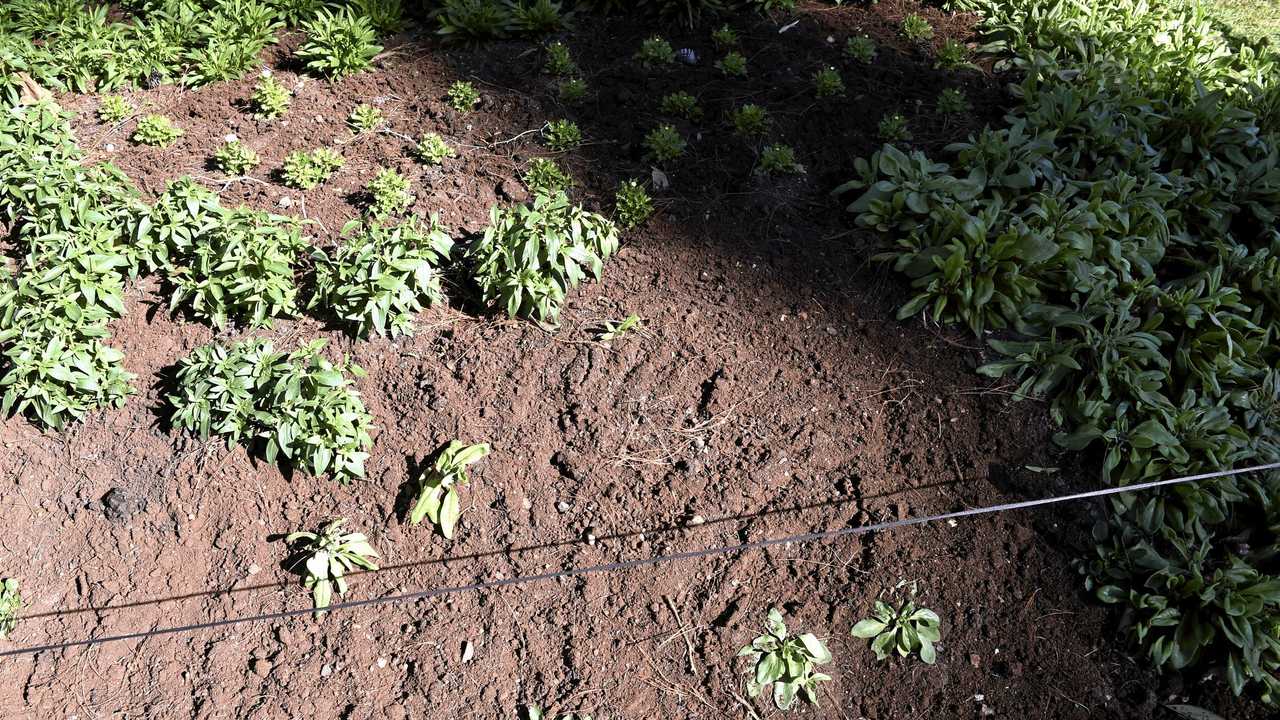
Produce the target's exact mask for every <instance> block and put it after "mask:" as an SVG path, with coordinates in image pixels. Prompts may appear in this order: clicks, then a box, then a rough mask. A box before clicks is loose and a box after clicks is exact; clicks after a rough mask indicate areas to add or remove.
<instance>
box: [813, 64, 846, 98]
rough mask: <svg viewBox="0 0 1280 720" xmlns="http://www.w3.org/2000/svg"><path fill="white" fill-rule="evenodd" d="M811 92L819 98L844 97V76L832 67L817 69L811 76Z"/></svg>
mask: <svg viewBox="0 0 1280 720" xmlns="http://www.w3.org/2000/svg"><path fill="white" fill-rule="evenodd" d="M813 94H814V95H817V96H818V98H819V99H825V98H833V97H844V78H842V77H840V71H838V70H836V69H835V68H833V67H827V68H823V69H821V70H819V71H818V72H817V73H815V74H814V76H813Z"/></svg>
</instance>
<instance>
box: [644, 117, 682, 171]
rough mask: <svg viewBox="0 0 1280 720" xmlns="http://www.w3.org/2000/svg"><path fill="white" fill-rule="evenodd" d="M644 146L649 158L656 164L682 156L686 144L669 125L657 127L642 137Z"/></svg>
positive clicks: (678, 133)
mask: <svg viewBox="0 0 1280 720" xmlns="http://www.w3.org/2000/svg"><path fill="white" fill-rule="evenodd" d="M644 146H645V149H647V150H648V151H649V157H651V158H653V159H654V160H656V161H658V162H670V161H672V160H675V159H676V158H678V157H680V156H681V155H683V154H684V151H685V148H686V147H688V143H686V142H685V141H684V138H683V137H681V136H680V132H679V131H678V130H676V129H675V128H674V127H672V126H671V125H659V126H658V127H656V128H654V129H652V130H650V131H649V134H648V135H645V136H644Z"/></svg>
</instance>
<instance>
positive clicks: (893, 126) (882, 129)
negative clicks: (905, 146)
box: [876, 113, 911, 142]
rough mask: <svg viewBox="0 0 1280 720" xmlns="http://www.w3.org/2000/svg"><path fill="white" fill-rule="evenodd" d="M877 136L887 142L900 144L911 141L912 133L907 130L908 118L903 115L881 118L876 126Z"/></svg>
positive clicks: (889, 115) (890, 114) (897, 114)
mask: <svg viewBox="0 0 1280 720" xmlns="http://www.w3.org/2000/svg"><path fill="white" fill-rule="evenodd" d="M876 135H878V136H879V137H880V139H881V140H883V141H885V142H900V141H902V140H910V139H911V131H910V130H908V129H907V118H906V117H905V116H904V115H903V114H902V113H889V114H888V115H885V116H884V117H882V118H880V123H879V124H878V125H876Z"/></svg>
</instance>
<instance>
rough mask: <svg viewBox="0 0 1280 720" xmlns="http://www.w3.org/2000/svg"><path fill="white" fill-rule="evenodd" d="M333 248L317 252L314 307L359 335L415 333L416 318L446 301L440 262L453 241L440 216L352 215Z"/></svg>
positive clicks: (449, 249)
mask: <svg viewBox="0 0 1280 720" xmlns="http://www.w3.org/2000/svg"><path fill="white" fill-rule="evenodd" d="M342 234H343V236H344V240H343V242H342V244H341V245H339V246H338V248H337V249H336V250H335V251H334V252H333V253H331V254H330V253H325V252H322V251H320V250H315V251H313V252H312V257H313V259H314V260H315V278H316V280H315V282H316V292H315V295H314V296H313V297H312V300H311V304H310V306H309V307H322V308H324V309H326V310H328V311H330V312H332V313H333V314H334V315H335V316H336V317H337V318H338V319H339V320H341V321H342V322H343V323H345V324H346V325H348V326H349V327H350V328H351V329H352V332H353V333H354V334H355V335H356V337H368V336H369V332H370V331H371V330H372V331H373V332H376V333H378V334H379V335H388V334H389V335H391V337H397V336H399V335H411V334H412V333H413V318H414V316H415V315H416V314H417V313H419V312H421V311H422V310H423V309H424V308H426V307H430V306H431V305H434V304H437V303H441V302H443V301H444V293H443V292H442V291H441V289H440V270H439V268H440V267H442V266H443V265H444V263H445V262H446V261H447V260H448V258H449V253H450V252H451V251H452V248H453V241H452V240H450V239H449V236H448V235H447V234H445V232H444V229H443V228H442V227H441V226H440V222H439V219H438V218H436V217H434V216H433V217H432V218H431V219H430V221H429V222H427V223H426V224H425V225H423V224H422V223H421V222H419V220H418V218H417V217H416V216H410V217H409V218H408V219H407V220H405V221H404V222H402V223H400V224H399V225H394V226H387V225H383V224H382V223H378V222H374V223H367V224H362V223H360V222H359V221H356V220H353V221H351V222H349V223H347V225H346V227H344V228H343V230H342Z"/></svg>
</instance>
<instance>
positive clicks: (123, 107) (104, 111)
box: [98, 95, 134, 125]
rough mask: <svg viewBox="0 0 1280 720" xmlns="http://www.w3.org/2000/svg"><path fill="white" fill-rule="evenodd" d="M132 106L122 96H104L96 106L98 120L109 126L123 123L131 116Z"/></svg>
mask: <svg viewBox="0 0 1280 720" xmlns="http://www.w3.org/2000/svg"><path fill="white" fill-rule="evenodd" d="M133 111H134V107H133V104H132V103H130V102H129V101H128V100H125V99H124V96H123V95H104V96H102V102H101V104H99V105H98V119H99V120H101V121H102V122H104V123H107V124H109V125H115V124H116V123H121V122H124V121H125V120H126V119H127V118H128V117H129V116H130V115H132V114H133Z"/></svg>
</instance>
